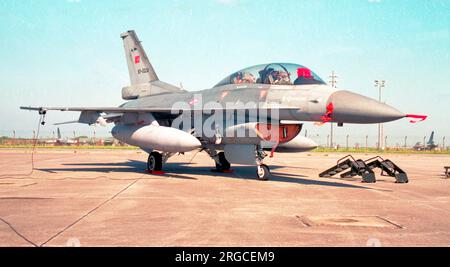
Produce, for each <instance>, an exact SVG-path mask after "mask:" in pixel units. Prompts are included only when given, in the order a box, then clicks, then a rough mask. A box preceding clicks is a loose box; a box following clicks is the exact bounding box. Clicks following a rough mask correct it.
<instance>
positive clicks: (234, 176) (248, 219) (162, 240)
mask: <svg viewBox="0 0 450 267" xmlns="http://www.w3.org/2000/svg"><path fill="white" fill-rule="evenodd" d="M194 155H195V153H193V152H192V153H186V154H185V155H177V156H174V157H172V158H171V159H169V161H168V163H167V164H166V165H165V166H164V170H165V172H166V173H165V174H164V175H151V174H147V173H146V172H145V169H146V160H147V155H146V154H145V153H144V152H140V151H131V150H104V151H100V150H99V151H89V150H77V151H74V150H42V149H41V150H38V151H37V152H36V154H35V156H34V165H35V170H34V171H33V173H32V174H31V175H27V174H28V173H29V171H30V170H31V160H30V151H25V150H8V149H3V150H0V246H449V245H450V179H445V177H444V175H443V167H444V166H448V165H450V156H449V155H404V154H392V155H383V157H384V158H389V159H391V160H392V161H394V162H395V163H397V164H398V165H399V166H400V167H401V168H403V169H404V170H405V171H406V172H407V173H408V176H409V180H410V182H409V183H408V184H396V183H394V181H395V179H394V178H392V177H386V176H381V175H380V171H377V183H375V184H366V183H361V179H360V178H358V177H355V178H351V179H342V178H339V176H337V177H335V178H319V177H318V174H319V173H320V172H321V171H323V170H325V169H327V168H329V167H331V166H332V165H334V164H335V163H336V161H337V159H339V158H340V157H342V156H345V155H344V154H337V153H336V154H334V153H330V154H325V153H298V154H281V153H276V154H275V157H274V158H273V159H267V160H266V161H265V163H266V164H268V165H269V166H270V167H271V170H272V176H273V177H272V179H271V180H270V181H265V182H264V181H258V180H256V178H255V176H256V174H255V167H246V166H233V169H234V172H233V173H227V174H221V173H213V172H211V171H210V170H211V168H212V166H213V165H214V162H213V160H212V159H210V158H209V157H208V156H207V155H206V154H204V153H198V154H196V155H195V157H194ZM354 156H355V157H356V158H363V159H367V158H370V157H372V156H373V155H372V154H368V155H364V154H354Z"/></svg>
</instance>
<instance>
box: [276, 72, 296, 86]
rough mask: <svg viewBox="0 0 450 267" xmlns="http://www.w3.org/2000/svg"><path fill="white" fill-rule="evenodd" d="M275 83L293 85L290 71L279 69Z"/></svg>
mask: <svg viewBox="0 0 450 267" xmlns="http://www.w3.org/2000/svg"><path fill="white" fill-rule="evenodd" d="M274 84H279V85H292V83H291V78H290V75H289V73H288V72H286V71H277V72H276V79H275V81H274Z"/></svg>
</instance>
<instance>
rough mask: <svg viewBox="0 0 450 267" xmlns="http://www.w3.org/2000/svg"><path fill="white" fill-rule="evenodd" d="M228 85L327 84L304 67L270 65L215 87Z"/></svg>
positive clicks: (259, 67) (230, 78)
mask: <svg viewBox="0 0 450 267" xmlns="http://www.w3.org/2000/svg"><path fill="white" fill-rule="evenodd" d="M228 84H274V85H303V84H325V82H324V81H323V80H322V79H320V77H319V76H317V75H316V74H315V73H314V72H312V71H311V70H310V69H308V68H306V67H304V66H302V65H298V64H292V63H270V64H263V65H257V66H253V67H249V68H246V69H243V70H240V71H237V72H235V73H233V74H231V75H230V76H228V77H226V78H225V79H223V80H222V81H221V82H219V83H218V84H217V85H216V86H215V87H218V86H223V85H228Z"/></svg>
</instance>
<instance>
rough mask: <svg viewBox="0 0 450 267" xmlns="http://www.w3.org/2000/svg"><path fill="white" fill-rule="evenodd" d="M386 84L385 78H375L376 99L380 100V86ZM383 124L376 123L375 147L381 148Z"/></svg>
mask: <svg viewBox="0 0 450 267" xmlns="http://www.w3.org/2000/svg"><path fill="white" fill-rule="evenodd" d="M385 86H386V81H385V80H375V87H378V101H379V102H381V88H383V87H385ZM382 142H383V125H382V124H381V123H379V124H378V145H377V149H380V148H383V144H382Z"/></svg>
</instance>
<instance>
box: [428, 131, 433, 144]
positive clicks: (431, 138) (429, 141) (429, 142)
mask: <svg viewBox="0 0 450 267" xmlns="http://www.w3.org/2000/svg"><path fill="white" fill-rule="evenodd" d="M427 144H428V145H434V131H432V132H431V135H430V139H429V140H428V143H427Z"/></svg>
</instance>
